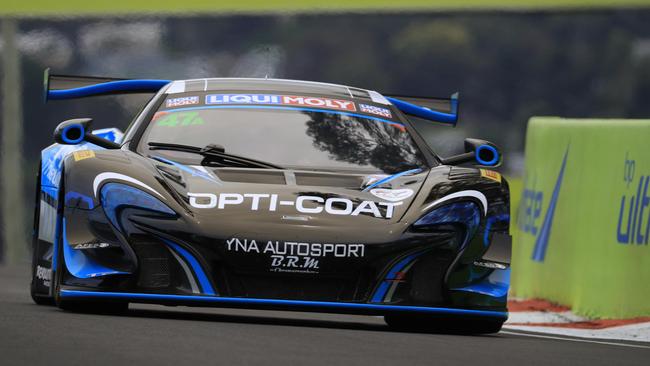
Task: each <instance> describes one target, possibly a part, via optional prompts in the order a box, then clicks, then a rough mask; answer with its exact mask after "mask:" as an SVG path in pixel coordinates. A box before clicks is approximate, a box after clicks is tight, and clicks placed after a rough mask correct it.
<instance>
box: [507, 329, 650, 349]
mask: <svg viewBox="0 0 650 366" xmlns="http://www.w3.org/2000/svg"><path fill="white" fill-rule="evenodd" d="M499 333H500V334H510V335H518V336H524V337H533V338H545V339H555V340H560V341H570V342H583V343H596V344H605V345H609V346H621V347H632V348H645V349H650V346H643V345H639V344H628V343H616V342H603V341H595V340H590V339H582V338H570V337H555V336H547V335H541V334H532V333H519V332H509V331H504V330H502V331H501V332H499Z"/></svg>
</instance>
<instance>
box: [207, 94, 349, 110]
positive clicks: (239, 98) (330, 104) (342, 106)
mask: <svg viewBox="0 0 650 366" xmlns="http://www.w3.org/2000/svg"><path fill="white" fill-rule="evenodd" d="M205 104H279V105H293V106H301V107H320V108H328V109H339V110H345V111H352V112H354V111H356V110H357V108H356V106H355V105H354V102H351V101H348V100H341V99H330V98H321V97H310V96H297V95H274V94H210V95H206V97H205Z"/></svg>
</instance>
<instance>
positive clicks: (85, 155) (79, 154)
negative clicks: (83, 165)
mask: <svg viewBox="0 0 650 366" xmlns="http://www.w3.org/2000/svg"><path fill="white" fill-rule="evenodd" d="M72 156H74V161H80V160H84V159H90V158H94V157H95V152H94V151H92V150H79V151H75V152H73V153H72Z"/></svg>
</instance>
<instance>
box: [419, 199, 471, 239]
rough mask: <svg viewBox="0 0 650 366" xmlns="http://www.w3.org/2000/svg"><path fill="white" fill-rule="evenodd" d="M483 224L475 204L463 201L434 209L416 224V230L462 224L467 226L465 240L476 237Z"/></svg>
mask: <svg viewBox="0 0 650 366" xmlns="http://www.w3.org/2000/svg"><path fill="white" fill-rule="evenodd" d="M480 223H481V212H480V210H479V207H478V205H477V204H476V203H474V202H469V201H463V202H456V203H451V204H448V205H445V206H442V207H438V208H436V209H433V210H432V211H430V212H428V213H426V214H425V215H424V216H422V217H421V218H420V219H418V220H417V221H416V222H415V223H414V224H413V228H414V229H416V230H419V231H420V230H427V229H430V228H431V229H432V228H434V227H435V226H438V225H454V224H460V225H463V226H465V229H466V236H465V238H468V237H471V236H472V235H474V233H475V232H476V230H477V229H478V226H479V224H480Z"/></svg>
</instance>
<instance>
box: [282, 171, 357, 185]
mask: <svg viewBox="0 0 650 366" xmlns="http://www.w3.org/2000/svg"><path fill="white" fill-rule="evenodd" d="M295 175H296V184H298V185H300V186H325V187H342V188H350V189H359V187H361V184H362V183H363V177H362V176H360V175H347V174H327V173H305V172H296V174H295Z"/></svg>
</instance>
